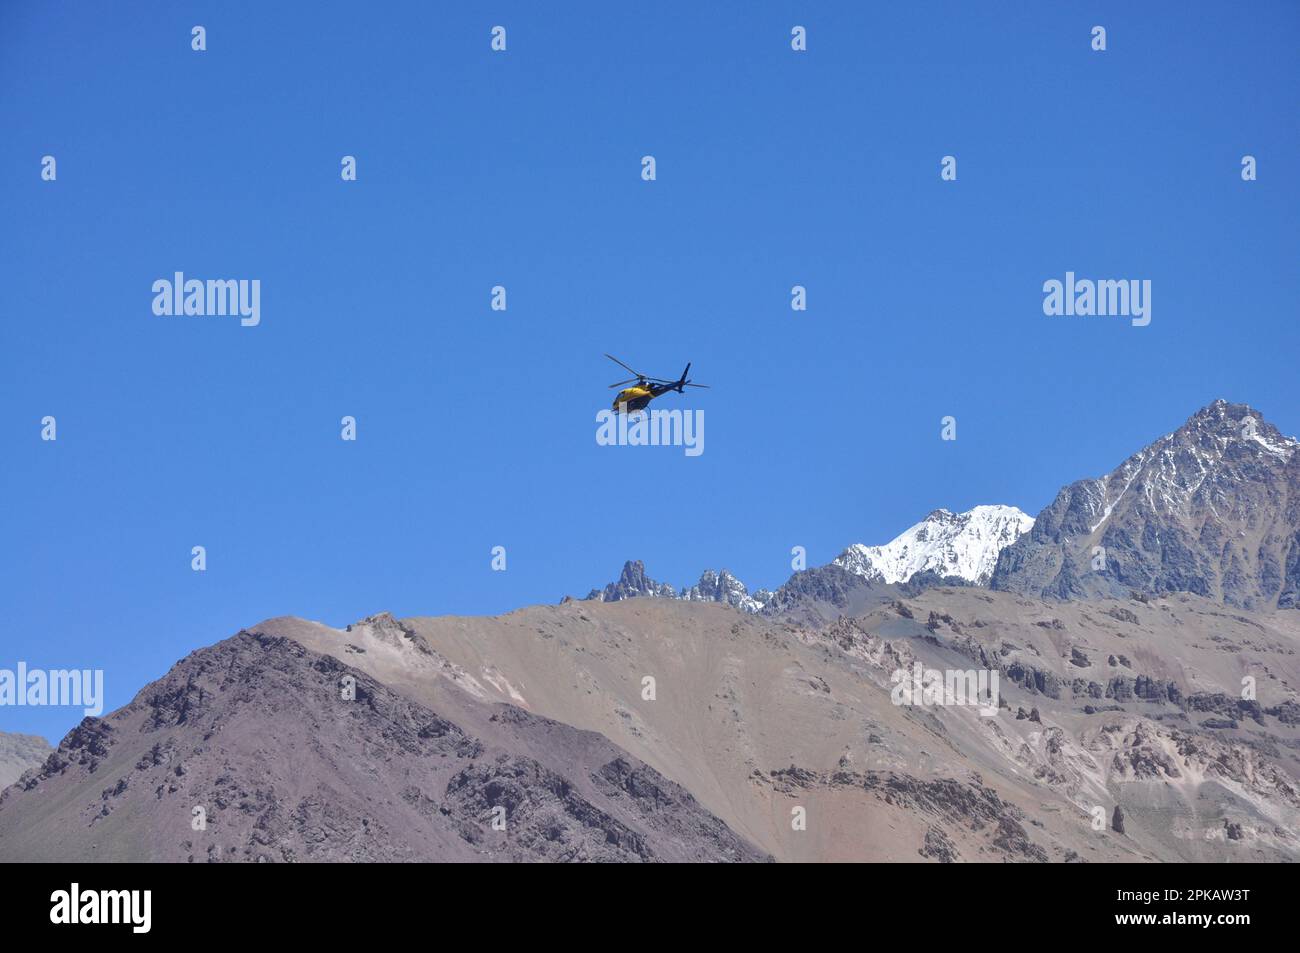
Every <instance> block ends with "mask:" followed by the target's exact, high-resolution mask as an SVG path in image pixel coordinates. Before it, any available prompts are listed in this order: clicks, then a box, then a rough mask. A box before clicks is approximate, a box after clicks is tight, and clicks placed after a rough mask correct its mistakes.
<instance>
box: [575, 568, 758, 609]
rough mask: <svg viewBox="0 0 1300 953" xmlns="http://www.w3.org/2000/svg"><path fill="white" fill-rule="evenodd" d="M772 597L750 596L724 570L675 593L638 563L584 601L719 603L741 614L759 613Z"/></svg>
mask: <svg viewBox="0 0 1300 953" xmlns="http://www.w3.org/2000/svg"><path fill="white" fill-rule="evenodd" d="M771 596H772V594H771V593H770V592H768V591H767V590H766V589H759V590H758V591H756V592H755V593H754V594H753V595H752V596H751V595H750V593H749V590H748V589H747V588H745V584H744V583H743V582H741V581H740V580H739V579H737V578H736V577H735V576H733V575H732V574H731V573H730V572H728V571H727V570H726V569H723V570H722V571H721V572H714V571H713V570H712V569H706V570H705V571H704V573H703V574H702V575H701V576H700V581H699V582H697V583H696V584H695V585H694V586H691V587H690V588H689V589H682V590H681V592H678V591H677V590H676V589H674V588H673V587H672V586H670V585H669V584H668V583H666V582H656V581H655V580H654V579H651V578H650V576H649V575H648V574H647V573H646V569H645V563H643V562H641V560H639V559H634V560H629V561H628V562H625V563H624V564H623V571H622V573H620V574H619V578H618V580H617V581H615V582H611V583H609V584H608V585H606V586H605V588H604V589H593V590H591V592H590V593H588V595H587V600H595V601H598V602H619V601H621V600H623V599H635V598H656V599H684V600H686V601H688V602H721V603H724V604H726V605H729V606H732V607H733V608H736V609H741V610H742V611H744V612H758V611H760V610H761V609H762V608H763V605H764V603H765V602H766V601H767V600H769V599H770V598H771Z"/></svg>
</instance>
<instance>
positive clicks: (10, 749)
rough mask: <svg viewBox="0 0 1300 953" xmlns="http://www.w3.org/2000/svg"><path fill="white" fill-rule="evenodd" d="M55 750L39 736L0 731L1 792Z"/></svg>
mask: <svg viewBox="0 0 1300 953" xmlns="http://www.w3.org/2000/svg"><path fill="white" fill-rule="evenodd" d="M52 750H54V749H52V748H51V747H50V743H49V742H48V741H46V740H45V739H44V738H41V737H39V736H38V735H14V734H8V733H6V732H3V731H0V790H3V789H4V788H7V787H8V786H9V785H11V784H13V783H14V782H15V781H17V780H18V778H19V776H20V775H22V773H23V772H24V771H26V770H28V769H29V768H34V767H36V766H37V765H38V764H40V763H41V762H42V761H44V760H45V759H46V758H48V757H49V756H50V752H51V751H52Z"/></svg>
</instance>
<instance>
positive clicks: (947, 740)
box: [0, 566, 1300, 862]
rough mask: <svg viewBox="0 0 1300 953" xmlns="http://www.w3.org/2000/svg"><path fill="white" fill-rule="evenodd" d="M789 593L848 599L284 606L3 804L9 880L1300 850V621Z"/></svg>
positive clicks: (1, 853) (959, 595)
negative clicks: (51, 864) (967, 696)
mask: <svg viewBox="0 0 1300 953" xmlns="http://www.w3.org/2000/svg"><path fill="white" fill-rule="evenodd" d="M789 585H790V587H791V590H790V591H791V592H795V591H797V592H798V594H799V596H800V597H802V598H803V599H816V600H821V601H822V604H824V605H827V606H829V605H832V604H834V603H838V606H837V608H836V610H835V611H834V612H828V613H827V614H826V615H825V616H824V617H817V616H816V615H811V614H810V615H806V616H805V615H800V614H798V613H795V614H784V613H779V614H768V612H767V611H765V612H764V613H760V614H745V613H738V612H736V611H734V610H733V609H731V608H729V607H728V606H725V605H722V604H718V603H712V602H698V601H692V600H685V599H678V598H674V599H664V598H631V599H625V600H618V601H614V602H609V603H603V602H600V601H596V600H593V601H582V602H579V601H572V600H571V601H569V602H567V603H564V604H561V605H557V606H533V607H529V608H525V609H520V610H517V611H515V612H511V613H508V614H506V615H503V616H497V617H481V618H480V617H465V616H457V617H430V618H408V619H396V618H394V617H393V616H392V615H390V614H388V613H380V614H378V615H374V616H370V617H368V618H366V619H363V620H361V621H359V622H356V623H353V624H352V625H349V626H346V627H344V628H334V627H331V626H328V625H323V624H321V623H318V622H309V621H306V620H302V619H296V618H291V617H284V618H277V619H270V620H267V621H266V622H263V623H261V624H258V625H255V626H253V627H252V628H251V629H249V630H246V631H242V632H240V633H238V634H236V635H235V636H233V637H231V638H228V639H226V640H225V641H222V642H219V643H217V644H216V645H213V646H211V647H209V648H204V649H200V650H198V651H196V652H194V653H192V654H191V655H189V656H187V657H186V658H185V659H182V660H181V661H180V662H178V663H177V664H176V665H175V666H174V667H173V668H172V670H171V671H170V672H169V673H168V674H167V675H166V676H164V677H163V678H162V679H160V680H159V681H157V682H154V683H153V684H151V685H147V686H145V687H144V688H143V689H142V690H141V691H140V692H139V693H138V694H137V695H136V697H135V698H134V699H133V700H132V702H131V703H130V704H128V705H127V706H125V707H124V708H122V709H119V710H118V711H115V712H113V713H111V714H109V715H107V716H106V717H104V718H87V719H85V720H83V721H82V722H81V723H80V724H79V725H78V726H77V727H76V728H74V729H73V730H72V731H71V732H70V733H69V734H68V735H67V737H65V738H64V739H63V740H62V742H61V743H60V745H59V747H58V749H57V750H56V751H55V752H54V753H53V754H52V755H50V756H49V757H48V758H47V759H46V761H45V762H44V764H43V765H42V766H41V767H40V768H38V769H37V770H35V771H30V772H28V773H27V775H26V776H25V777H24V778H23V780H22V781H21V782H20V783H18V784H15V785H13V786H11V787H9V788H8V789H7V790H5V791H4V793H3V794H0V862H3V861H60V860H73V859H90V860H102V861H140V860H165V861H181V862H184V861H188V860H191V859H193V860H195V861H218V860H224V861H302V860H307V861H368V860H385V861H388V860H464V861H468V860H478V861H506V860H543V861H554V860H612V861H644V860H764V859H767V858H768V857H769V856H770V857H771V858H774V859H776V860H780V861H852V860H874V861H885V862H903V861H933V862H948V861H995V862H1001V861H1025V862H1043V861H1054V862H1070V861H1078V860H1087V861H1093V862H1117V861H1124V862H1153V861H1164V862H1206V861H1216V862H1224V861H1238V862H1259V861H1295V860H1300V833H1297V832H1298V831H1300V781H1298V780H1297V779H1300V760H1298V758H1300V754H1298V753H1300V698H1298V697H1297V695H1296V692H1295V690H1294V689H1292V688H1290V687H1288V686H1293V685H1296V684H1300V661H1297V659H1300V653H1297V648H1300V613H1295V612H1289V611H1276V610H1274V611H1271V612H1266V613H1259V612H1253V611H1251V610H1241V609H1225V608H1224V607H1222V606H1221V605H1219V604H1218V603H1215V602H1212V601H1210V600H1207V599H1202V598H1200V597H1197V596H1192V595H1188V594H1178V595H1176V596H1172V597H1166V598H1150V597H1147V596H1141V597H1138V596H1136V595H1131V596H1129V597H1127V598H1125V599H1123V600H1114V599H1100V600H1079V601H1074V602H1068V603H1062V602H1054V601H1044V600H1040V599H1037V598H1032V597H1026V596H1023V595H1019V594H1015V593H1006V592H996V591H990V590H987V589H982V588H977V587H969V586H961V587H944V586H939V587H933V588H926V589H924V590H922V591H919V592H917V593H915V594H913V595H908V596H900V595H899V592H900V589H899V587H897V586H884V585H877V584H873V583H870V582H868V581H867V580H865V579H863V578H862V577H860V576H856V575H854V574H852V573H849V572H848V571H847V570H844V569H842V568H840V567H836V566H823V567H820V568H819V569H816V570H809V571H807V572H806V573H799V574H796V576H795V577H794V578H793V579H792V580H791V583H790V584H789ZM783 588H784V587H783ZM795 605H796V608H807V606H808V605H809V603H808V602H806V601H802V602H801V601H798V600H796V602H795ZM918 666H919V667H920V668H921V669H928V670H936V671H939V672H942V673H951V672H958V673H961V672H971V671H984V672H986V673H987V672H993V673H996V674H997V675H998V676H999V678H1000V682H999V683H997V689H996V692H997V694H996V697H992V696H989V697H988V698H987V699H986V698H985V697H984V696H981V703H985V702H987V706H988V707H990V708H991V709H992V710H991V711H990V712H989V713H988V714H982V713H981V712H980V711H978V710H977V709H976V707H974V706H973V705H970V704H959V703H956V704H955V703H951V702H947V703H945V702H943V701H942V700H936V701H935V703H933V704H930V703H926V702H924V700H922V701H921V702H919V703H918V702H916V701H911V702H908V701H907V700H906V699H903V700H900V699H898V698H897V697H896V689H897V680H898V676H899V673H900V672H901V673H904V674H905V675H910V673H912V672H913V671H914V670H915V669H916V668H917V667H918ZM1245 674H1254V675H1255V676H1257V678H1258V700H1255V699H1253V698H1252V699H1250V700H1247V699H1243V698H1242V697H1241V695H1240V687H1241V679H1242V677H1243V675H1245ZM349 683H350V684H351V685H352V686H354V691H353V692H352V697H351V698H347V697H344V696H343V693H341V692H340V688H341V687H344V686H346V685H348V684H349ZM195 808H202V809H203V819H204V821H205V824H204V825H202V829H197V830H196V829H195V827H194V824H195ZM1116 808H1119V809H1120V810H1121V812H1122V815H1123V817H1124V825H1123V827H1124V829H1123V831H1122V832H1121V831H1117V830H1111V829H1106V828H1104V827H1103V828H1102V829H1098V828H1097V827H1096V826H1094V824H1093V823H1092V822H1093V821H1094V819H1095V818H1097V817H1099V816H1101V817H1111V816H1113V814H1114V812H1115V809H1116ZM498 809H499V810H498ZM496 816H500V817H503V818H504V820H505V829H504V830H496V829H494V827H493V824H492V820H493V819H494V817H496ZM792 819H802V820H804V821H806V824H804V825H803V826H799V825H796V824H794V823H793V821H792Z"/></svg>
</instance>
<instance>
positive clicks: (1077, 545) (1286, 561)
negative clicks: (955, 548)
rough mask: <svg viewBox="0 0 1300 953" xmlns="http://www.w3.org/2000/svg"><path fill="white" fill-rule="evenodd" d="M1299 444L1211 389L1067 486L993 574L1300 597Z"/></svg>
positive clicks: (1111, 592)
mask: <svg viewBox="0 0 1300 953" xmlns="http://www.w3.org/2000/svg"><path fill="white" fill-rule="evenodd" d="M1297 450H1300V442H1297V441H1296V440H1295V439H1294V438H1291V437H1285V436H1283V435H1282V434H1281V433H1279V432H1278V430H1277V428H1276V427H1274V426H1273V425H1272V424H1270V423H1268V422H1267V421H1265V420H1264V419H1263V417H1262V416H1261V415H1260V414H1259V413H1258V412H1257V411H1255V410H1252V409H1251V408H1250V407H1249V406H1247V405H1245V404H1230V403H1228V402H1227V401H1224V400H1216V401H1215V402H1214V403H1212V404H1210V405H1209V406H1208V407H1205V408H1203V409H1201V410H1199V411H1197V412H1196V413H1195V414H1194V415H1193V416H1192V417H1191V418H1189V419H1188V421H1187V422H1186V423H1185V424H1183V426H1182V427H1180V428H1178V429H1177V430H1176V431H1174V432H1173V433H1170V434H1167V435H1165V436H1164V437H1161V438H1160V439H1159V440H1157V441H1155V442H1154V443H1152V444H1151V445H1150V446H1148V447H1145V448H1144V449H1142V450H1139V451H1138V452H1137V453H1135V454H1133V456H1131V457H1129V458H1128V459H1127V460H1125V461H1124V462H1123V463H1122V464H1120V465H1119V467H1117V468H1116V469H1115V470H1113V471H1111V472H1110V473H1108V474H1107V475H1105V476H1103V477H1101V478H1099V479H1091V480H1080V481H1078V482H1075V483H1071V484H1070V485H1069V486H1066V487H1064V488H1063V489H1062V490H1061V491H1060V492H1059V493H1058V494H1057V496H1056V498H1055V500H1053V502H1052V503H1051V504H1050V505H1049V506H1048V507H1047V508H1046V509H1044V510H1043V511H1042V512H1041V513H1040V514H1039V515H1038V517H1037V519H1036V520H1035V521H1034V525H1033V528H1032V529H1031V530H1030V532H1029V533H1028V534H1027V535H1025V536H1023V537H1021V538H1020V539H1019V540H1017V541H1016V542H1015V543H1013V544H1012V545H1011V546H1008V547H1007V548H1006V549H1004V550H1003V551H1002V553H1001V554H1000V556H999V557H998V562H997V566H996V568H995V570H994V572H993V576H992V579H991V580H990V585H991V587H992V588H994V589H1002V590H1009V591H1012V592H1019V593H1026V594H1034V595H1044V596H1050V597H1053V598H1058V599H1076V598H1088V597H1092V596H1124V595H1126V594H1127V593H1128V592H1130V591H1137V592H1141V593H1147V594H1154V595H1159V594H1164V593H1171V592H1191V593H1195V594H1196V595H1200V596H1203V597H1205V598H1208V599H1212V600H1215V601H1217V602H1222V603H1224V604H1226V605H1230V606H1238V607H1242V608H1255V609H1270V608H1273V607H1278V608H1297V607H1300V453H1297V452H1296V451H1297Z"/></svg>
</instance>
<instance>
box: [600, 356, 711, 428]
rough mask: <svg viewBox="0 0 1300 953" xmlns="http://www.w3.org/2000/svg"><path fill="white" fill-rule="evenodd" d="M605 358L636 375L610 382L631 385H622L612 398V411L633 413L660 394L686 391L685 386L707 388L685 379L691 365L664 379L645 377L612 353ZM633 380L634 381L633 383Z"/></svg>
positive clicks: (643, 408)
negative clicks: (673, 376) (680, 374)
mask: <svg viewBox="0 0 1300 953" xmlns="http://www.w3.org/2000/svg"><path fill="white" fill-rule="evenodd" d="M605 356H606V357H607V358H609V359H610V360H611V361H613V362H614V363H615V364H617V365H618V366H619V367H621V368H623V369H624V370H627V371H631V372H632V373H633V374H635V375H636V377H633V378H629V379H628V380H625V381H619V382H618V383H617V384H610V385H609V386H610V387H623V385H624V384H632V386H631V387H624V388H623V390H621V391H619V392H618V396H617V397H615V398H614V412H615V413H618V412H619V411H623V412H624V413H628V414H633V413H637V412H638V411H642V410H645V408H646V405H647V404H649V403H650V401H652V400H654V399H655V398H656V397H658V396H660V395H661V394H667V393H668V392H669V391H674V390H675V391H677V393H679V394H684V393H686V391H685V388H687V387H703V388H706V389H707V388H708V386H709V385H708V384H692V383H691V382H690V381H688V380H687V379H686V375H687V374H689V373H690V372H691V365H690V364H689V363H688V364H687V365H686V370H684V371H682V376H681V377H679V378H678V379H677V380H675V381H666V380H664V379H663V378H660V377H647V376H646V375H644V374H642V373H641V372H640V371H637V370H633V369H632V368H630V367H628V366H627V365H626V364H624V363H623V362H622V361H620V360H619V359H618V358H616V357H615V356H614V355H613V354H606V355H605ZM633 381H635V382H636V383H634V384H633Z"/></svg>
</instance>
